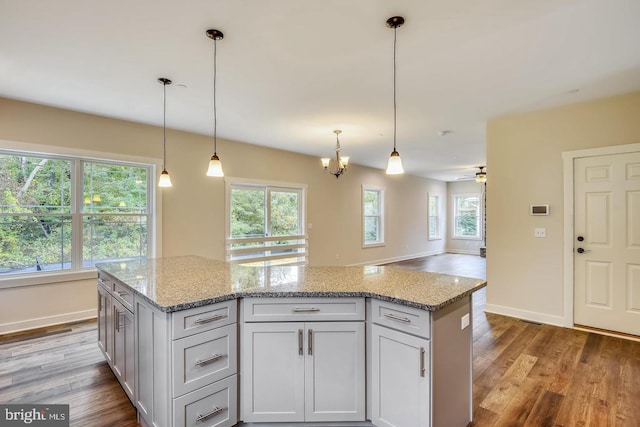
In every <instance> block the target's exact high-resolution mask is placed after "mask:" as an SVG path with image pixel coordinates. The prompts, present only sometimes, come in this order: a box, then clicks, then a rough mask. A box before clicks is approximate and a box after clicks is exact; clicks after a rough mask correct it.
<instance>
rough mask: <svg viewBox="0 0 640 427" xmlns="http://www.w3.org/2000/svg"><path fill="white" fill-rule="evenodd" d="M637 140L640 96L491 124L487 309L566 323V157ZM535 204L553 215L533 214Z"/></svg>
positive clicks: (488, 169) (488, 139) (631, 95)
mask: <svg viewBox="0 0 640 427" xmlns="http://www.w3.org/2000/svg"><path fill="white" fill-rule="evenodd" d="M638 142H640V93H633V94H627V95H622V96H617V97H611V98H606V99H600V100H596V101H591V102H584V103H579V104H574V105H569V106H565V107H561V108H555V109H550V110H544V111H537V112H532V113H526V114H521V115H513V116H508V117H502V118H498V119H494V120H491V121H489V123H488V125H487V171H488V178H489V179H488V181H487V281H488V288H487V307H486V308H487V310H488V311H492V312H496V313H502V314H507V315H513V316H516V317H521V318H525V319H529V320H535V321H541V322H546V323H555V324H562V323H563V317H564V316H565V313H564V311H563V310H564V308H563V307H564V301H563V289H564V288H563V286H564V283H563V274H564V272H563V242H564V241H563V236H564V216H563V215H564V211H563V200H564V199H563V198H564V194H563V163H562V158H561V155H562V152H565V151H573V150H581V149H588V148H597V147H605V146H614V145H624V144H631V143H638ZM531 204H548V205H550V211H551V214H550V215H549V216H530V215H529V206H530V205H531ZM535 228H546V236H547V237H546V238H543V239H542V238H535V237H534V229H535Z"/></svg>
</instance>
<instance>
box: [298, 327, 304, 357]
mask: <svg viewBox="0 0 640 427" xmlns="http://www.w3.org/2000/svg"><path fill="white" fill-rule="evenodd" d="M303 334H304V331H303V330H302V329H298V356H304V348H303V343H302V342H303V341H304V336H303Z"/></svg>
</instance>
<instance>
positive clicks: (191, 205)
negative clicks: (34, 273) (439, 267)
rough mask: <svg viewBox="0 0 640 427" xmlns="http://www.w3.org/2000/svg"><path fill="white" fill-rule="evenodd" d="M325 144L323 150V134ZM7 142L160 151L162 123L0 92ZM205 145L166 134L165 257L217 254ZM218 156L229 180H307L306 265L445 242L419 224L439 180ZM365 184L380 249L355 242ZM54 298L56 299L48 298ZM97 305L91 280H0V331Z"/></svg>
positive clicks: (282, 155)
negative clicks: (380, 217)
mask: <svg viewBox="0 0 640 427" xmlns="http://www.w3.org/2000/svg"><path fill="white" fill-rule="evenodd" d="M328 125H330V124H328ZM3 141H4V142H3ZM327 141H328V142H327V150H330V149H331V147H332V145H331V143H330V141H331V139H330V137H328V139H327ZM15 142H18V143H29V144H41V145H45V146H52V150H53V149H54V148H56V147H66V148H70V149H79V150H91V151H94V152H103V153H105V157H109V156H110V154H116V155H118V156H136V157H144V158H152V159H156V160H157V159H160V158H161V157H162V129H161V128H158V127H153V126H146V125H141V124H135V123H131V122H126V121H121V120H114V119H109V118H104V117H98V116H93V115H89V114H83V113H78V112H71V111H66V110H61V109H56V108H50V107H45V106H39V105H34V104H29V103H23V102H19V101H13V100H7V99H2V98H0V147H2V146H5V147H6V146H8V145H15ZM344 144H346V145H348V140H345V143H344ZM212 145H213V144H212V138H211V137H207V136H202V135H195V134H191V133H187V132H179V131H173V130H168V131H167V169H168V170H169V172H170V174H171V179H172V182H173V187H172V188H170V189H163V190H162V215H161V216H162V224H161V232H162V233H161V234H162V247H161V252H162V254H163V255H164V256H173V255H185V254H194V255H201V256H206V257H211V258H215V259H224V238H225V236H224V230H225V224H224V218H225V216H224V209H225V206H224V205H225V201H224V200H225V199H224V188H225V184H224V181H223V180H222V179H219V178H210V177H206V176H205V170H206V166H207V162H208V159H209V157H210V156H211V151H212V148H213V147H212ZM218 154H219V155H220V157H221V159H222V161H223V166H224V170H225V174H226V175H227V176H229V177H239V178H252V179H258V180H268V181H279V182H292V183H300V184H306V185H307V186H308V193H307V208H308V210H307V213H308V217H307V223H310V224H312V225H313V226H312V228H311V229H309V230H308V234H309V253H310V256H309V263H310V264H312V265H347V264H358V263H377V262H385V261H392V260H398V259H406V258H411V257H414V256H419V255H426V254H434V253H441V252H443V251H444V241H443V240H439V241H428V240H427V228H426V224H427V220H426V212H427V193H428V192H429V191H434V192H439V193H441V194H443V195H446V183H444V182H439V181H434V180H428V179H422V178H417V177H412V176H408V175H403V176H387V175H385V173H384V171H382V170H377V169H371V168H367V167H361V166H358V165H355V164H354V165H351V166H350V168H349V169H350V170H349V172H348V173H347V174H346V175H345V176H343V177H341V178H340V179H339V180H336V179H335V178H334V177H331V176H328V175H325V174H324V173H323V172H322V168H321V166H320V160H319V159H318V158H315V157H311V156H305V155H300V154H295V153H290V152H284V151H279V150H273V149H268V148H263V147H258V146H253V145H248V144H243V143H238V142H231V141H224V140H223V141H219V144H218ZM352 160H353V161H355V162H357V159H352ZM363 184H366V185H376V186H381V187H384V188H385V193H386V233H385V235H386V245H385V246H382V247H376V248H367V249H363V248H362V245H361V240H362V238H361V208H360V206H361V198H360V193H361V186H362V185H363ZM89 288H90V290H89V291H87V289H89ZM54 294H55V295H57V296H58V299H57V300H56V303H55V304H52V303H51V301H50V298H51V295H54ZM48 299H49V301H47V300H48ZM63 302H64V303H63ZM8 307H11V310H9V309H8ZM95 308H96V297H95V284H94V282H92V281H86V280H84V281H75V282H65V283H58V284H43V285H33V286H25V287H18V288H11V289H3V288H2V285H1V284H0V333H2V332H8V331H11V330H18V329H22V328H23V327H33V326H39V325H44V324H47V323H55V322H56V319H64V320H69V318H73V317H74V313H76V314H75V317H76V318H83V317H87V316H88V313H89V314H90V313H95ZM36 319H37V321H36Z"/></svg>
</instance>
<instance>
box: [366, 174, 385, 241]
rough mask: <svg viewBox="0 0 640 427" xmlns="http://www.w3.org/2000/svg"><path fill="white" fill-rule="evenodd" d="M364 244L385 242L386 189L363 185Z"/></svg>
mask: <svg viewBox="0 0 640 427" xmlns="http://www.w3.org/2000/svg"><path fill="white" fill-rule="evenodd" d="M362 244H363V246H365V247H368V246H378V245H382V244H384V189H383V188H378V187H365V186H363V187H362Z"/></svg>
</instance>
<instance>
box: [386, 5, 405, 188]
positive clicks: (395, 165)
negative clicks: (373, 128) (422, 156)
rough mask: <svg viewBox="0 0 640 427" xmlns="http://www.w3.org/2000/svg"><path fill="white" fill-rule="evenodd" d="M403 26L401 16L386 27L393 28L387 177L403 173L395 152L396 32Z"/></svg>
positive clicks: (390, 19) (388, 21)
mask: <svg viewBox="0 0 640 427" xmlns="http://www.w3.org/2000/svg"><path fill="white" fill-rule="evenodd" d="M402 24H404V18H403V17H402V16H392V17H391V18H389V19H387V27H388V28H393V151H392V152H391V155H390V156H389V163H388V164H387V175H398V174H402V173H404V168H403V167H402V159H400V153H398V151H397V150H396V122H397V120H396V30H397V29H398V27H401V26H402Z"/></svg>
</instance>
